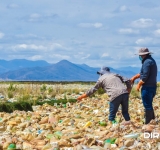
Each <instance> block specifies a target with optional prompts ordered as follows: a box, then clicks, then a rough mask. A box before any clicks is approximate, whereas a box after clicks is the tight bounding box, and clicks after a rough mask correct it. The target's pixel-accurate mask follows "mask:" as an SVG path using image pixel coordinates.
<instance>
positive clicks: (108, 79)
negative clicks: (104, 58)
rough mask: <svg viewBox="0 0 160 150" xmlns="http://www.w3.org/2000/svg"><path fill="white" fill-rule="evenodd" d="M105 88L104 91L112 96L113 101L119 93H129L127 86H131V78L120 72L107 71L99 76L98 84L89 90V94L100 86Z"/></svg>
mask: <svg viewBox="0 0 160 150" xmlns="http://www.w3.org/2000/svg"><path fill="white" fill-rule="evenodd" d="M100 87H101V88H103V89H104V91H105V92H106V93H107V94H108V96H109V97H110V101H113V100H114V99H115V98H116V97H118V96H119V95H122V94H124V93H128V91H127V88H128V89H130V88H131V84H130V80H129V79H127V78H124V77H122V76H120V75H118V74H114V73H110V72H107V73H105V74H103V75H102V76H100V77H99V79H98V81H97V83H96V85H95V86H94V87H93V88H91V89H90V90H89V91H87V93H86V94H87V96H90V95H92V94H93V93H94V92H96V91H97V90H98V89H99V88H100Z"/></svg>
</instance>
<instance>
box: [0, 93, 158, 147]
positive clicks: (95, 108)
mask: <svg viewBox="0 0 160 150" xmlns="http://www.w3.org/2000/svg"><path fill="white" fill-rule="evenodd" d="M159 103H160V102H159V99H158V98H157V99H155V100H154V108H155V109H156V110H155V111H156V118H157V120H156V121H157V122H156V121H152V122H151V123H150V124H149V125H143V118H144V117H143V116H144V113H143V106H142V104H141V100H139V99H131V100H130V102H129V105H130V115H131V121H132V123H131V124H129V125H123V121H124V120H123V117H122V115H121V108H120V109H119V111H118V113H117V117H116V122H115V123H114V124H112V123H110V122H109V121H108V114H109V101H107V100H106V99H104V96H103V97H101V98H100V100H98V99H96V98H94V97H92V98H87V99H85V100H83V101H82V102H81V103H74V104H70V103H67V104H66V105H60V106H58V105H55V106H50V105H48V104H44V105H42V106H33V110H34V112H24V111H14V112H13V113H11V114H8V113H2V112H1V113H0V148H1V149H7V150H13V149H23V150H32V149H33V150H58V149H61V150H107V149H109V150H110V149H111V150H112V149H113V150H119V149H120V150H125V149H135V150H136V149H141V150H143V149H144V150H146V149H147V150H149V149H150V150H158V149H160V137H159V138H144V132H147V133H152V132H156V133H159V134H160V124H159V122H158V119H159V118H158V115H159V114H160V111H159V110H158V108H157V106H159Z"/></svg>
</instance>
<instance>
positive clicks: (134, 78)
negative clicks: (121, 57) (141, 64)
mask: <svg viewBox="0 0 160 150" xmlns="http://www.w3.org/2000/svg"><path fill="white" fill-rule="evenodd" d="M138 78H140V74H136V75H135V76H133V77H132V78H131V79H130V81H131V83H132V84H133V83H134V80H136V79H138Z"/></svg>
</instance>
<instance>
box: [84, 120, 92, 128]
mask: <svg viewBox="0 0 160 150" xmlns="http://www.w3.org/2000/svg"><path fill="white" fill-rule="evenodd" d="M91 124H92V122H90V121H88V122H87V123H86V124H85V125H84V126H83V128H86V127H89V126H91Z"/></svg>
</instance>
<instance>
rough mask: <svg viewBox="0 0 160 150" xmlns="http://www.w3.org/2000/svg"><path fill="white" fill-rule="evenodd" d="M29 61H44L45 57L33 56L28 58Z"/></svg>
mask: <svg viewBox="0 0 160 150" xmlns="http://www.w3.org/2000/svg"><path fill="white" fill-rule="evenodd" d="M28 59H30V60H41V59H43V57H42V56H41V55H34V56H31V57H28Z"/></svg>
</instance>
